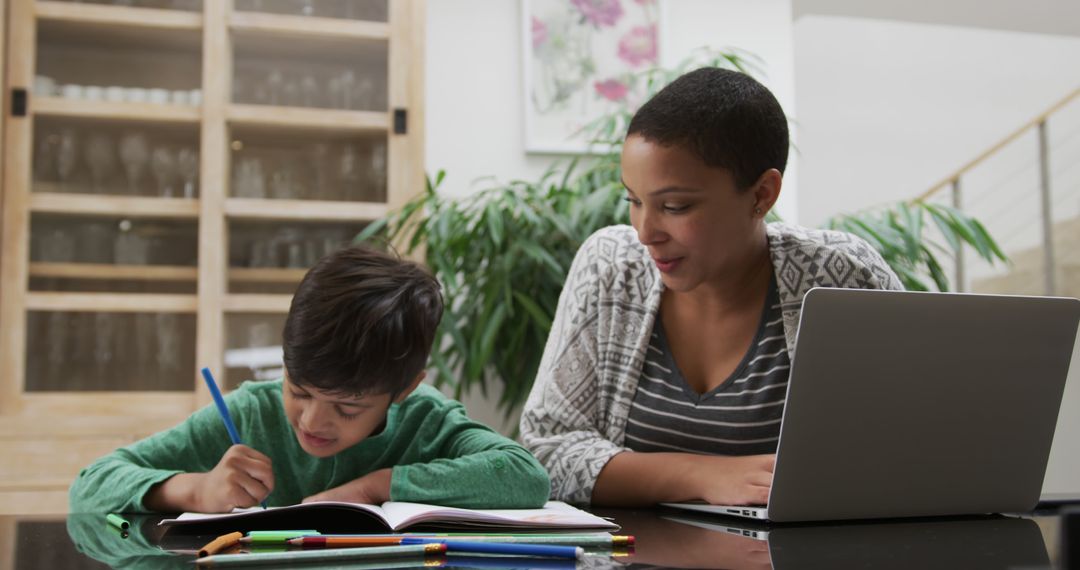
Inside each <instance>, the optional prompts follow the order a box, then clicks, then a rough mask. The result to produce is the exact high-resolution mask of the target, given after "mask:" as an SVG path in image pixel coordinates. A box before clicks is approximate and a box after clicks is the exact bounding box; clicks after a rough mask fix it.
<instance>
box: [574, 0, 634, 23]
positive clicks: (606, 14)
mask: <svg viewBox="0 0 1080 570" xmlns="http://www.w3.org/2000/svg"><path fill="white" fill-rule="evenodd" d="M570 3H571V4H573V5H574V6H575V7H576V8H577V9H578V10H580V11H581V15H582V16H584V18H585V20H587V21H588V22H589V23H590V24H592V25H593V26H596V27H597V28H600V27H602V26H614V25H615V24H616V23H617V22H618V21H619V18H621V17H622V15H623V9H622V4H621V3H620V2H619V0H570Z"/></svg>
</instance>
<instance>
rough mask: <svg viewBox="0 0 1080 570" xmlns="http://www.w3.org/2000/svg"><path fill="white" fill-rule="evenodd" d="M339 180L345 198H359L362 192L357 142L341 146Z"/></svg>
mask: <svg viewBox="0 0 1080 570" xmlns="http://www.w3.org/2000/svg"><path fill="white" fill-rule="evenodd" d="M337 174H338V180H339V181H340V184H341V188H340V189H339V190H340V192H341V196H342V199H343V200H357V199H359V198H360V197H361V196H359V193H360V188H359V186H360V176H361V174H362V173H361V167H360V151H359V149H357V148H356V145H355V144H352V143H348V144H345V145H343V146H342V147H341V155H340V156H339V157H338V172H337Z"/></svg>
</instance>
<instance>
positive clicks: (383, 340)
mask: <svg viewBox="0 0 1080 570" xmlns="http://www.w3.org/2000/svg"><path fill="white" fill-rule="evenodd" d="M442 312H443V298H442V292H441V291H440V287H439V282H438V281H436V280H435V278H434V277H432V276H431V274H430V273H428V272H427V271H426V270H424V269H423V268H422V267H420V266H419V265H417V264H415V263H412V262H410V261H404V260H402V259H401V258H400V257H398V256H397V255H396V254H389V253H384V252H382V251H378V250H376V249H373V248H371V247H370V246H363V245H361V246H353V247H348V248H346V249H342V250H339V251H337V252H334V253H332V254H330V255H327V256H326V257H324V258H322V259H320V260H319V262H318V263H316V264H315V266H314V267H312V268H311V269H310V270H309V271H308V272H307V274H306V275H304V279H303V280H302V281H301V282H300V285H299V287H297V289H296V294H295V295H294V296H293V299H292V305H291V306H290V307H289V316H288V318H287V319H286V321H285V330H284V332H283V333H282V337H283V347H284V350H285V369H286V370H287V371H288V374H289V379H290V380H291V381H292V382H293V383H295V384H298V385H310V386H313V387H315V388H318V389H320V390H324V391H327V392H331V393H337V394H348V395H360V394H365V395H371V394H386V393H389V394H391V395H392V396H396V395H397V394H399V393H400V392H401V391H403V390H404V389H406V388H407V387H408V386H409V384H411V383H412V381H413V380H415V379H416V377H417V375H419V374H420V372H422V371H423V370H424V366H425V365H426V364H427V359H428V355H429V354H430V352H431V345H432V341H433V340H434V338H435V330H436V328H438V325H439V321H440V320H441V319H442Z"/></svg>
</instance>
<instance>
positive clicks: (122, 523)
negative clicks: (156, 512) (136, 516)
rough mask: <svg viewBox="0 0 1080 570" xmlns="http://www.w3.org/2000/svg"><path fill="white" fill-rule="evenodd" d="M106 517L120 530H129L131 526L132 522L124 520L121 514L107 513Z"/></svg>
mask: <svg viewBox="0 0 1080 570" xmlns="http://www.w3.org/2000/svg"><path fill="white" fill-rule="evenodd" d="M105 519H106V520H108V521H109V524H111V525H113V526H115V527H116V528H118V529H120V530H127V529H128V528H129V527H130V526H131V523H129V522H127V521H126V520H124V519H123V518H122V517H121V516H120V515H113V514H108V515H105Z"/></svg>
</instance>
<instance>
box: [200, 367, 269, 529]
mask: <svg viewBox="0 0 1080 570" xmlns="http://www.w3.org/2000/svg"><path fill="white" fill-rule="evenodd" d="M202 377H203V380H205V381H206V387H207V388H208V389H209V390H210V396H211V397H213V398H214V405H215V406H217V409H218V413H219V414H221V421H223V422H225V431H227V432H229V439H230V440H232V442H233V445H242V444H243V442H242V441H240V432H238V431H236V424H234V423H233V421H232V416H230V415H229V407H228V406H226V405H225V398H223V397H222V396H221V390H219V389H218V385H217V382H215V381H214V375H213V374H211V373H210V369H209V368H205V367H204V368H203V369H202ZM261 504H262V508H264V509H265V508H266V500H265V499H264V500H263V501H262V503H261Z"/></svg>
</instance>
